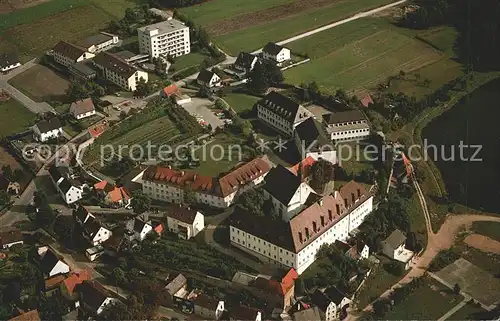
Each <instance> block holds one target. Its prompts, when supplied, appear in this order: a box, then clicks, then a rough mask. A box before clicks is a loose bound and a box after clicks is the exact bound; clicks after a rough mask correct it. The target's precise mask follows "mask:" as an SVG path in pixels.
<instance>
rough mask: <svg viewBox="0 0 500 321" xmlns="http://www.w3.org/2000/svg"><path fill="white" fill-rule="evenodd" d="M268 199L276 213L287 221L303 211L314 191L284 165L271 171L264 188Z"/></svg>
mask: <svg viewBox="0 0 500 321" xmlns="http://www.w3.org/2000/svg"><path fill="white" fill-rule="evenodd" d="M263 189H264V195H265V197H266V199H271V201H272V204H273V206H274V210H275V212H276V213H277V214H278V215H279V216H280V217H281V218H282V219H283V220H285V221H288V220H290V219H291V218H292V217H293V216H295V214H297V213H298V212H300V211H301V210H302V209H303V206H304V204H305V203H306V201H307V200H308V199H309V196H310V195H311V193H313V194H314V190H313V189H312V188H311V187H310V186H309V185H308V184H307V183H306V182H303V181H302V179H301V178H300V177H299V176H296V175H294V174H293V173H292V172H290V171H289V170H288V169H286V168H285V167H283V166H282V165H278V166H277V167H274V168H273V169H271V170H270V171H269V174H267V176H266V178H265V184H264V186H263Z"/></svg>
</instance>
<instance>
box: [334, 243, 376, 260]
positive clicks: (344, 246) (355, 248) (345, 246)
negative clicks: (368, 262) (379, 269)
mask: <svg viewBox="0 0 500 321" xmlns="http://www.w3.org/2000/svg"><path fill="white" fill-rule="evenodd" d="M335 247H336V248H337V249H339V251H341V252H342V253H344V254H345V255H346V256H348V257H350V258H351V259H353V260H356V261H359V260H361V259H367V258H368V257H369V256H370V248H369V247H368V245H366V244H365V243H363V242H361V241H354V242H352V244H349V243H346V242H342V241H340V240H336V241H335Z"/></svg>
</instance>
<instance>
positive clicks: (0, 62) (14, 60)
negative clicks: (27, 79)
mask: <svg viewBox="0 0 500 321" xmlns="http://www.w3.org/2000/svg"><path fill="white" fill-rule="evenodd" d="M20 66H21V62H19V58H18V57H17V56H16V55H15V54H13V53H2V54H0V68H1V69H2V72H7V71H9V70H12V69H15V68H17V67H20Z"/></svg>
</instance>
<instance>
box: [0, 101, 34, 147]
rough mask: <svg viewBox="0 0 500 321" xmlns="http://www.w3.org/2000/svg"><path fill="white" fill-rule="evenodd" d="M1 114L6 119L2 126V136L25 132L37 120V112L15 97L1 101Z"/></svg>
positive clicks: (0, 132) (0, 127) (0, 133)
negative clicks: (30, 109)
mask: <svg viewBox="0 0 500 321" xmlns="http://www.w3.org/2000/svg"><path fill="white" fill-rule="evenodd" d="M0 115H2V119H4V120H6V121H4V122H3V123H2V126H0V138H1V137H6V136H9V135H12V134H15V133H20V132H23V131H25V130H27V129H28V127H29V126H31V125H33V123H34V122H35V120H36V115H35V114H33V113H32V112H31V111H29V110H28V109H26V108H25V107H24V106H23V105H21V103H19V102H18V101H17V100H15V99H13V98H10V99H9V100H7V101H4V102H0Z"/></svg>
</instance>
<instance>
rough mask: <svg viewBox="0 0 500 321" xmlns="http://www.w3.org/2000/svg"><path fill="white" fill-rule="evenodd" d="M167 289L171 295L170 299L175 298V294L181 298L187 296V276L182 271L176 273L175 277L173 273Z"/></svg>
mask: <svg viewBox="0 0 500 321" xmlns="http://www.w3.org/2000/svg"><path fill="white" fill-rule="evenodd" d="M165 290H167V293H168V294H169V295H170V299H173V297H174V296H175V297H179V298H183V297H185V294H186V293H187V292H188V291H187V279H186V277H185V276H184V275H182V274H181V273H179V274H177V275H175V277H174V276H173V275H172V277H171V278H170V276H169V278H168V280H167V285H166V286H165Z"/></svg>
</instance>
